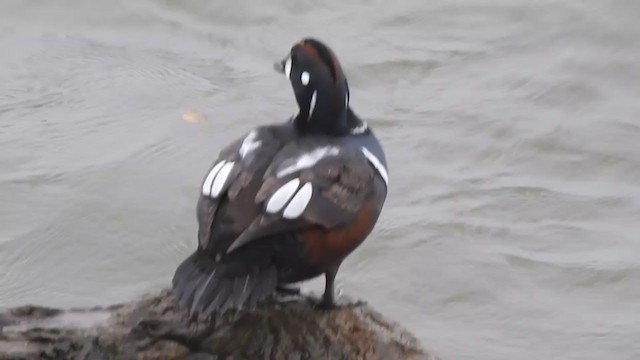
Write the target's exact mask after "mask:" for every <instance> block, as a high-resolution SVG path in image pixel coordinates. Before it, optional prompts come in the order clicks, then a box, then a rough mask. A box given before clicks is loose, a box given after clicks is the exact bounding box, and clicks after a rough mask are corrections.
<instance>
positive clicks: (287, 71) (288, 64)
mask: <svg viewBox="0 0 640 360" xmlns="http://www.w3.org/2000/svg"><path fill="white" fill-rule="evenodd" d="M284 73H285V74H286V75H287V78H289V79H291V57H289V58H287V62H286V63H284Z"/></svg>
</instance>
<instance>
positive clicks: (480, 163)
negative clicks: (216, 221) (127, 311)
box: [0, 0, 640, 360]
mask: <svg viewBox="0 0 640 360" xmlns="http://www.w3.org/2000/svg"><path fill="white" fill-rule="evenodd" d="M216 3H217V4H219V5H216ZM638 19H640V2H638V1H636V0H610V1H605V0H602V1H597V0H593V1H581V0H567V1H551V0H546V1H525V0H484V1H483V0H475V1H474V0H457V1H456V0H447V1H444V0H442V1H438V0H436V1H423V0H412V1H398V2H389V1H377V0H376V1H373V0H372V1H365V0H359V1H324V2H323V1H312V0H305V1H298V0H295V1H294V0H278V1H272V2H260V1H248V0H238V1H233V2H221V1H204V0H197V1H196V0H137V1H125V0H113V1H107V0H95V1H90V2H89V1H79V0H59V1H36V0H2V1H1V2H0V149H2V151H0V170H1V171H0V307H6V306H13V305H18V304H23V303H39V304H46V305H51V306H61V307H71V306H93V305H96V304H110V303H114V302H120V301H125V300H128V299H132V298H134V297H135V296H138V295H140V294H142V293H145V292H149V291H154V290H157V289H159V288H162V287H165V286H167V285H168V283H169V281H170V278H171V276H172V273H173V271H174V269H175V266H176V265H177V264H178V263H179V262H180V261H181V260H182V259H183V258H184V257H185V256H186V255H187V254H188V253H189V252H190V251H192V249H194V248H195V245H196V239H195V233H196V228H195V226H196V222H195V202H196V197H197V193H198V188H199V184H200V181H201V179H202V177H203V176H204V173H205V171H206V169H207V167H208V166H209V164H210V162H211V161H212V160H213V159H214V158H215V157H216V155H217V153H218V151H219V150H220V149H221V147H222V146H223V145H224V144H226V143H227V142H228V141H230V139H231V138H235V137H237V136H240V135H241V134H242V133H244V132H245V131H247V130H248V129H250V128H251V127H253V126H256V125H258V124H265V123H270V122H276V121H282V120H284V119H286V118H287V117H288V116H289V115H290V114H291V113H293V111H294V110H295V109H294V102H293V97H292V94H291V90H290V88H289V86H288V84H287V83H286V81H285V80H284V79H283V78H282V77H281V76H278V75H277V74H275V73H274V72H273V70H272V65H271V64H272V63H273V61H274V60H275V59H278V58H281V57H283V56H284V54H285V53H286V52H287V50H288V49H289V47H290V46H291V44H292V43H293V42H294V41H297V40H298V39H300V38H301V37H303V36H306V35H313V36H317V37H319V38H321V39H323V40H325V41H326V42H327V43H329V44H330V45H331V46H332V47H333V48H334V50H335V51H336V52H337V54H338V56H339V57H340V58H341V60H342V63H343V65H344V68H345V71H346V73H347V76H348V77H349V80H350V84H351V90H352V105H353V106H354V109H355V110H356V111H357V112H358V113H359V114H360V115H361V116H363V117H364V118H366V119H367V120H368V121H369V122H370V124H371V125H372V126H373V127H374V128H375V129H376V130H377V132H378V134H379V136H380V138H381V139H382V141H383V143H384V145H385V147H386V149H387V154H388V159H389V162H390V170H391V182H390V185H391V191H390V195H389V198H388V201H387V204H386V207H385V211H384V213H383V216H382V217H381V219H380V222H379V224H378V226H377V228H376V230H375V232H374V233H373V234H372V236H371V237H370V238H369V240H367V241H366V242H365V243H364V245H363V246H362V247H361V248H360V249H358V251H357V252H355V253H354V254H353V255H352V256H351V257H350V258H349V259H348V261H347V262H346V263H345V265H344V266H343V269H342V271H341V273H340V275H339V283H340V286H341V287H342V289H343V291H344V292H345V293H347V294H350V295H353V296H357V297H360V298H363V299H366V300H367V301H369V302H370V303H372V304H373V305H374V306H375V307H376V308H378V309H379V310H381V311H382V312H383V313H385V314H387V315H388V316H389V317H391V318H393V319H395V320H397V321H399V322H400V323H402V324H404V326H406V327H408V328H409V329H410V330H411V331H412V332H413V333H415V334H416V335H417V336H418V337H419V338H420V340H421V342H422V343H423V344H424V346H425V347H427V348H429V349H431V350H433V351H434V352H436V353H438V354H439V355H441V356H442V357H443V358H445V359H487V360H489V359H505V360H506V359H525V360H528V359H532V360H533V359H603V358H604V359H639V358H640V345H639V344H640V22H639V21H638ZM192 109H195V110H197V111H200V112H201V113H202V114H204V115H205V117H206V120H205V121H203V122H200V123H197V124H191V123H187V122H184V121H182V120H181V116H182V114H183V113H185V112H186V111H189V110H192ZM318 286H321V282H314V283H312V284H311V285H310V286H309V287H310V289H311V290H319V287H318Z"/></svg>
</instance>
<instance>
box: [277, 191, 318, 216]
mask: <svg viewBox="0 0 640 360" xmlns="http://www.w3.org/2000/svg"><path fill="white" fill-rule="evenodd" d="M311 195H313V186H312V185H311V183H306V184H304V185H303V186H302V187H301V188H300V190H298V192H297V193H296V195H295V196H294V197H293V199H291V202H289V205H287V208H286V209H284V212H283V213H282V217H284V218H285V219H295V218H297V217H299V216H300V215H302V213H303V212H304V209H306V208H307V205H309V200H311Z"/></svg>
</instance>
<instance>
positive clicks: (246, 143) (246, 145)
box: [239, 130, 262, 159]
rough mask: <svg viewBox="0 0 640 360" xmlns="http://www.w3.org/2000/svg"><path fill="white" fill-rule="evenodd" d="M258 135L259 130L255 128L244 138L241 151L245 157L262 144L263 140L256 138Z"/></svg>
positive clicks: (241, 154)
mask: <svg viewBox="0 0 640 360" xmlns="http://www.w3.org/2000/svg"><path fill="white" fill-rule="evenodd" d="M257 137H258V132H257V131H255V130H252V131H251V132H250V133H249V135H247V137H246V138H244V140H243V141H242V146H241V147H240V151H239V153H240V156H242V158H243V159H244V158H245V157H247V155H249V154H250V153H252V152H253V151H254V150H255V149H257V148H259V147H260V145H262V141H261V140H256V138H257Z"/></svg>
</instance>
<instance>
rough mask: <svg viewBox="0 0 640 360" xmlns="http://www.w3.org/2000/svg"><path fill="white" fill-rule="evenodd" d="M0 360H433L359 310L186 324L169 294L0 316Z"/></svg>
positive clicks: (307, 305) (276, 311) (285, 310)
mask: <svg viewBox="0 0 640 360" xmlns="http://www.w3.org/2000/svg"><path fill="white" fill-rule="evenodd" d="M0 359H92V360H93V359H139V360H152V359H192V360H196V359H198V360H205V359H207V360H219V359H436V358H435V356H433V355H430V354H428V353H426V352H425V351H424V350H423V349H421V348H420V346H419V345H418V343H417V341H416V339H415V338H414V337H413V336H412V335H411V334H409V333H407V332H406V331H404V330H403V329H401V328H400V327H399V326H398V325H397V324H394V323H392V322H389V320H387V319H385V318H384V317H382V315H380V314H379V313H377V312H376V311H374V310H373V309H371V308H370V307H369V306H367V305H353V306H346V307H342V308H340V309H336V310H330V311H325V310H318V309H316V308H314V306H313V303H312V301H311V300H310V299H309V298H305V297H302V296H301V297H299V298H297V299H295V300H294V301H289V302H287V303H278V304H271V305H265V306H264V307H262V308H259V309H255V310H251V311H242V312H237V313H228V314H225V315H224V316H222V317H214V318H211V319H191V320H189V319H187V318H186V316H185V314H184V313H183V312H182V311H181V310H180V309H179V307H178V306H177V304H176V303H175V299H174V298H173V296H172V295H171V294H170V292H169V291H163V292H161V293H160V294H158V295H155V296H148V297H145V298H143V299H141V300H139V301H135V302H132V303H130V304H123V305H118V306H112V307H109V308H105V309H103V308H94V309H87V310H78V309H75V310H67V311H61V310H56V309H48V308H43V307H42V308H41V307H34V306H26V307H20V308H15V309H12V310H9V311H7V312H5V313H0Z"/></svg>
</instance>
